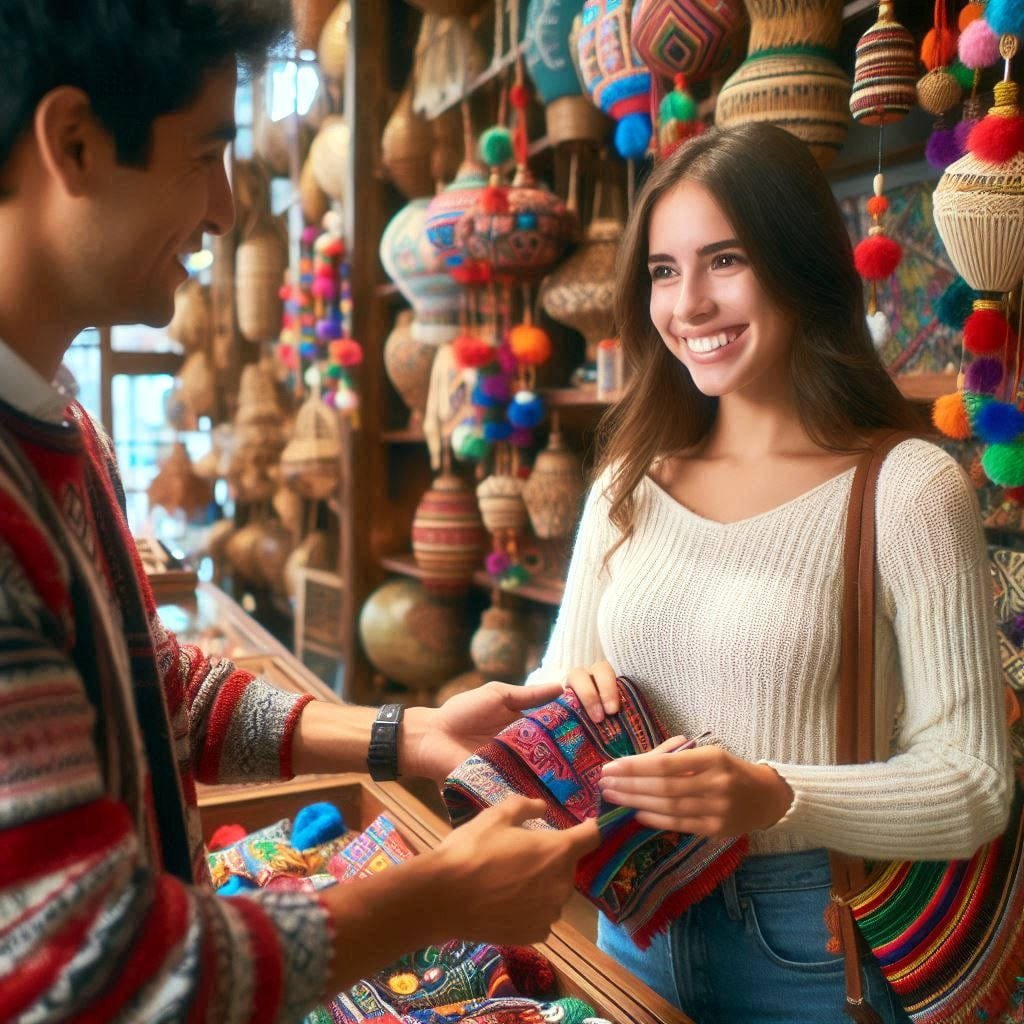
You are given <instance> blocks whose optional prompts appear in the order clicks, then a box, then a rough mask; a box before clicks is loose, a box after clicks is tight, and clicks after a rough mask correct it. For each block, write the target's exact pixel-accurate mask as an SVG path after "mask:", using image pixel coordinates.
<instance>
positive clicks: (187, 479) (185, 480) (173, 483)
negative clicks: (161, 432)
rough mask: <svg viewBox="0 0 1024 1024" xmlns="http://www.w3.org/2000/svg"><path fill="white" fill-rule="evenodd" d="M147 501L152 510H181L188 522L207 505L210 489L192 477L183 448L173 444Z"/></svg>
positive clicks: (209, 499) (189, 462) (150, 489)
mask: <svg viewBox="0 0 1024 1024" xmlns="http://www.w3.org/2000/svg"><path fill="white" fill-rule="evenodd" d="M146 497H147V498H149V504H150V507H151V508H154V507H155V506H157V505H160V506H161V507H162V508H165V509H167V511H168V512H177V511H179V510H181V511H183V512H184V513H185V515H186V516H188V517H189V518H191V517H192V516H194V515H195V514H196V513H197V512H200V511H201V510H202V509H204V508H206V506H207V505H208V504H209V503H210V501H211V500H212V498H213V489H212V488H211V487H210V484H209V482H208V481H206V480H203V479H201V478H200V477H198V476H197V475H196V474H195V472H194V470H193V469H192V460H191V459H190V458H189V457H188V452H187V451H186V450H185V446H184V445H183V444H181V443H180V442H176V443H175V444H174V446H173V447H172V448H171V453H170V455H169V456H168V457H167V459H166V460H165V461H164V462H163V464H162V465H161V466H160V471H159V472H158V473H157V475H156V476H155V477H154V478H153V482H152V483H151V484H150V485H149V489H148V490H147V491H146Z"/></svg>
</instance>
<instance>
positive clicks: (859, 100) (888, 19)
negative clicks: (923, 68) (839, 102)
mask: <svg viewBox="0 0 1024 1024" xmlns="http://www.w3.org/2000/svg"><path fill="white" fill-rule="evenodd" d="M916 82H917V46H916V45H915V43H914V37H913V36H912V35H911V34H910V33H909V32H908V31H907V30H906V29H905V28H904V27H903V26H902V25H901V24H900V23H899V22H897V21H896V20H895V19H894V18H893V15H892V4H891V3H890V2H888V0H883V2H882V3H881V4H879V8H878V20H877V21H876V22H875V23H874V25H872V26H871V28H869V29H868V30H867V32H865V33H864V35H862V36H861V37H860V40H859V41H858V43H857V49H856V57H855V61H854V71H853V91H852V92H851V93H850V113H851V114H853V119H854V120H855V121H859V122H860V123H861V124H866V125H880V124H892V123H893V122H895V121H898V120H899V119H900V118H902V117H905V116H906V115H907V114H909V113H910V110H911V108H912V107H913V106H914V104H915V103H916V102H917V89H916Z"/></svg>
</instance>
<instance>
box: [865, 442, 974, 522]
mask: <svg viewBox="0 0 1024 1024" xmlns="http://www.w3.org/2000/svg"><path fill="white" fill-rule="evenodd" d="M973 496H974V489H973V488H972V487H971V483H970V481H969V480H968V479H967V474H966V473H965V472H964V470H963V467H962V466H961V465H960V463H959V462H957V461H956V459H954V458H953V456H952V455H950V454H949V453H948V452H946V451H944V450H943V449H942V448H940V447H939V446H938V445H937V444H933V443H932V442H931V441H926V440H924V439H923V438H920V437H911V438H908V439H907V440H905V441H902V442H900V443H899V444H898V445H896V447H895V448H893V450H892V451H891V452H890V453H889V454H888V456H886V459H885V462H884V464H883V465H882V471H881V473H880V474H879V477H878V505H879V508H887V507H890V506H893V507H896V508H903V509H905V508H906V507H907V506H908V504H909V505H916V504H918V503H920V502H924V503H925V504H926V506H928V507H931V506H934V505H944V504H947V503H948V502H950V501H954V502H960V501H962V500H963V499H964V498H965V497H966V498H971V499H973Z"/></svg>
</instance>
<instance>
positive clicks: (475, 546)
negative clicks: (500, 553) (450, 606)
mask: <svg viewBox="0 0 1024 1024" xmlns="http://www.w3.org/2000/svg"><path fill="white" fill-rule="evenodd" d="M485 539H486V535H485V533H484V527H483V523H482V522H481V521H480V513H479V511H478V509H477V504H476V498H475V496H474V494H473V492H472V491H471V490H470V489H469V487H468V486H467V485H466V484H465V483H464V482H463V481H462V480H461V479H460V478H459V477H457V476H454V475H453V474H451V473H448V472H442V473H441V475H440V476H438V477H437V478H436V479H435V480H434V483H433V485H432V486H431V488H430V489H429V490H428V491H427V492H426V494H424V495H423V497H422V499H421V500H420V503H419V505H418V506H417V508H416V514H415V516H414V517H413V521H412V550H413V555H414V556H415V558H416V564H417V565H418V566H419V567H420V569H422V570H423V585H424V587H426V589H427V590H428V591H430V592H431V593H434V594H439V595H449V596H450V595H457V594H461V593H464V592H465V591H466V590H467V589H468V588H469V586H470V584H471V583H472V581H473V572H474V571H475V570H476V568H477V566H478V565H479V563H480V559H481V557H482V556H483V551H484V544H485Z"/></svg>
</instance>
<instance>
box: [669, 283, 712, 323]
mask: <svg viewBox="0 0 1024 1024" xmlns="http://www.w3.org/2000/svg"><path fill="white" fill-rule="evenodd" d="M713 312H714V301H713V300H712V298H711V296H710V295H709V294H708V292H707V290H706V289H705V288H704V287H703V286H702V284H701V282H700V280H699V278H698V277H696V276H689V275H681V276H680V279H679V290H678V292H677V293H676V301H675V305H673V307H672V319H673V320H675V321H676V323H678V324H680V325H681V326H687V325H688V326H694V325H697V324H700V323H702V322H703V321H705V320H707V319H708V317H709V316H710V315H711V314H712V313H713Z"/></svg>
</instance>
